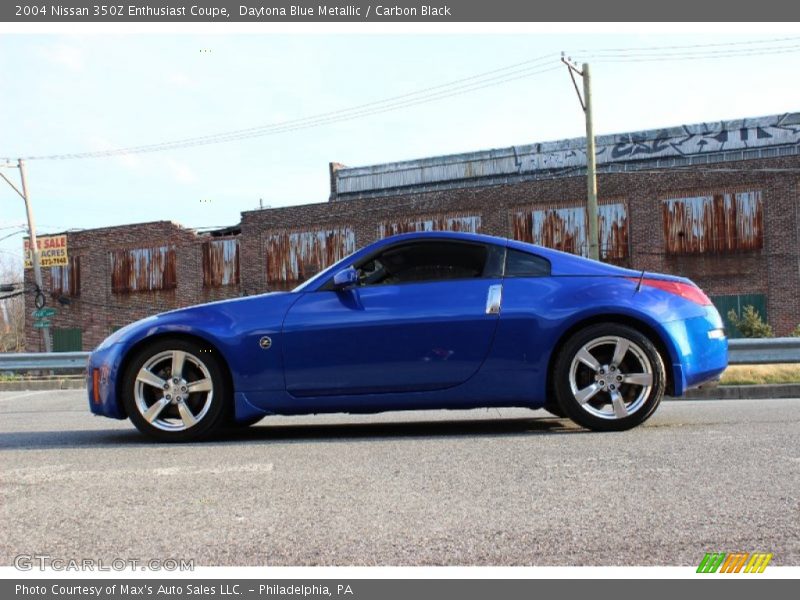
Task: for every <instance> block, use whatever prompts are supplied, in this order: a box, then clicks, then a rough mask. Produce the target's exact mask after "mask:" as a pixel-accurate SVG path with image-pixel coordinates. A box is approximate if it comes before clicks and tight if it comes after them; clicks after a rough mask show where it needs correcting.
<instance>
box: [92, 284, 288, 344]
mask: <svg viewBox="0 0 800 600" xmlns="http://www.w3.org/2000/svg"><path fill="white" fill-rule="evenodd" d="M296 298H297V294H293V293H291V292H270V293H267V294H259V295H257V296H246V297H243V298H231V299H228V300H218V301H215V302H208V303H206V304H196V305H192V306H188V307H185V308H177V309H174V310H170V311H167V312H163V313H159V314H156V315H152V316H150V317H146V318H144V319H141V320H139V321H135V322H133V323H130V324H129V325H126V326H125V327H122V328H121V329H118V330H117V331H115V332H114V333H112V334H111V335H110V336H108V337H107V338H106V339H105V340H103V342H102V343H101V344H100V345H99V346H98V347H97V349H98V350H102V349H104V348H107V347H109V346H112V345H114V344H117V343H121V342H127V343H134V342H136V341H138V340H139V339H142V338H144V337H146V336H148V335H155V334H159V333H164V332H176V333H181V332H182V333H199V332H202V331H204V330H208V329H210V328H212V327H213V326H216V327H217V328H218V330H223V331H224V330H227V331H231V332H232V331H235V330H236V329H238V325H239V323H240V322H241V321H242V319H243V318H246V316H247V315H255V314H259V315H271V316H273V317H275V316H277V317H278V318H282V316H283V314H284V313H285V311H286V310H287V309H288V307H289V306H290V305H291V303H292V302H294V300H295V299H296Z"/></svg>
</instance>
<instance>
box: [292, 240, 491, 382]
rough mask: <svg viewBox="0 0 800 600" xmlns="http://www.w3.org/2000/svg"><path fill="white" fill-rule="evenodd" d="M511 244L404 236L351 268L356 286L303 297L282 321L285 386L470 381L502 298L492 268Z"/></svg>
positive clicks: (482, 357)
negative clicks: (399, 242) (407, 238)
mask: <svg viewBox="0 0 800 600" xmlns="http://www.w3.org/2000/svg"><path fill="white" fill-rule="evenodd" d="M504 251H505V248H500V247H494V246H491V245H484V244H464V243H463V242H455V241H452V240H447V241H429V240H425V241H417V242H414V243H413V244H409V243H405V244H404V245H402V246H401V247H399V248H394V247H390V248H388V249H386V250H384V251H383V252H382V253H381V254H380V255H379V256H377V257H374V258H370V259H369V260H368V261H367V264H364V265H354V266H358V267H359V272H360V276H359V279H360V283H359V285H356V286H354V287H352V288H350V289H345V290H338V291H337V290H333V289H326V288H325V286H323V289H321V290H319V291H313V292H308V293H306V294H304V295H303V297H302V298H300V299H299V300H298V301H297V302H296V303H295V304H294V305H293V306H292V308H291V310H290V311H289V313H288V314H287V316H286V319H285V321H284V325H283V336H282V337H283V340H284V368H285V377H286V387H287V390H288V391H289V393H290V394H292V395H294V396H323V395H324V396H329V395H352V394H375V393H392V392H394V393H396V392H418V391H430V390H437V389H443V388H447V387H451V386H455V385H458V384H460V383H462V382H464V381H466V380H467V379H468V378H469V377H470V376H471V375H473V374H474V373H475V372H476V371H477V370H478V369H479V368H480V367H481V365H482V364H483V361H484V360H485V359H486V356H487V355H488V353H489V350H490V348H491V344H492V340H493V337H494V333H495V329H496V327H497V322H498V312H499V304H500V301H501V295H502V279H501V273H502V266H500V267H499V268H497V267H496V266H494V265H495V264H499V265H502V258H500V259H498V260H495V258H496V255H497V254H498V253H500V252H502V253H504ZM481 257H482V258H481ZM381 261H382V262H381ZM384 263H386V264H384ZM389 263H391V267H390V268H387V266H386V265H387V264H389ZM376 265H378V266H377V267H376ZM328 288H330V286H328Z"/></svg>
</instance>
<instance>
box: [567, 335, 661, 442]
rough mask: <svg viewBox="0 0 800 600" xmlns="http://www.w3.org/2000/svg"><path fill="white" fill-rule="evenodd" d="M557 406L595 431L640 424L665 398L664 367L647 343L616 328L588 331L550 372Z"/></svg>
mask: <svg viewBox="0 0 800 600" xmlns="http://www.w3.org/2000/svg"><path fill="white" fill-rule="evenodd" d="M553 376H554V378H555V380H554V383H555V390H556V397H557V399H558V404H559V406H560V407H561V409H562V410H563V411H564V413H566V415H567V416H569V417H570V418H571V419H572V420H573V421H575V422H576V423H578V424H579V425H582V426H584V427H587V428H589V429H593V430H596V431H622V430H625V429H630V428H632V427H635V426H637V425H639V424H641V423H643V422H644V421H645V420H646V419H647V418H648V417H649V416H650V415H652V414H653V411H655V409H656V407H657V406H658V404H659V403H660V402H661V398H662V397H663V396H664V389H665V386H666V375H665V371H664V363H663V361H662V360H661V356H660V355H659V353H658V350H657V349H656V347H655V346H654V345H653V343H652V342H651V341H650V339H649V338H648V337H647V336H645V335H643V334H642V333H641V332H639V331H638V330H636V329H633V328H632V327H627V326H625V325H619V324H615V323H609V324H600V325H592V326H589V327H587V328H585V329H583V330H581V331H579V332H577V333H576V334H574V335H573V336H572V337H571V338H570V339H569V340H567V342H566V343H565V344H564V346H563V347H562V349H561V352H560V353H559V355H558V357H557V359H556V363H555V368H554V371H553Z"/></svg>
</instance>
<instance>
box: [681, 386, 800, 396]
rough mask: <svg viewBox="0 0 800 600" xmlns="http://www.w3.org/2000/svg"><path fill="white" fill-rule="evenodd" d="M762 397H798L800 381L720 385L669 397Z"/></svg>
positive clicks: (799, 394)
mask: <svg viewBox="0 0 800 600" xmlns="http://www.w3.org/2000/svg"><path fill="white" fill-rule="evenodd" d="M764 398H800V383H772V384H769V385H721V386H719V387H717V388H713V389H710V390H689V391H688V392H687V393H686V395H685V396H683V397H682V398H670V400H746V399H747V400H753V399H756V400H759V399H764Z"/></svg>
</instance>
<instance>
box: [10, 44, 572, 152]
mask: <svg viewBox="0 0 800 600" xmlns="http://www.w3.org/2000/svg"><path fill="white" fill-rule="evenodd" d="M555 57H556V54H555V53H552V54H548V55H544V56H541V57H539V58H536V59H532V60H530V61H524V62H522V63H515V64H514V65H509V66H507V67H502V68H500V69H494V70H492V71H487V72H485V73H481V74H478V75H473V76H470V77H465V78H462V79H456V80H453V81H450V82H447V83H443V84H440V85H436V86H432V87H428V88H424V89H422V90H418V91H415V92H409V93H406V94H401V95H398V96H392V97H389V98H385V99H382V100H376V101H374V102H368V103H365V104H360V105H357V106H354V107H350V108H346V109H341V110H337V111H330V112H326V113H320V114H317V115H312V116H309V117H304V118H300V119H293V120H289V121H280V122H276V123H270V124H266V125H261V126H258V127H249V128H246V129H238V130H233V131H227V132H221V133H216V134H211V135H205V136H196V137H190V138H183V139H179V140H172V141H167V142H160V143H156V144H145V145H139V146H130V147H124V148H117V149H109V150H98V151H89V152H72V153H62V154H50V155H36V156H27V157H24V158H25V159H26V160H64V159H82V158H105V157H109V156H119V155H127V154H141V153H147V152H160V151H164V150H173V149H178V148H187V147H194V146H201V145H209V144H218V143H223V142H230V141H236V140H243V139H249V138H254V137H262V136H267V135H276V134H281V133H287V132H291V131H297V130H300V129H309V128H313V127H320V126H323V125H329V124H332V123H339V122H342V121H350V120H354V119H357V118H362V117H366V116H372V115H377V114H383V113H386V112H390V111H395V110H401V109H405V108H409V107H413V106H418V105H420V104H427V103H429V102H434V101H437V100H442V99H446V98H452V97H455V96H460V95H463V94H467V93H471V92H474V91H478V90H481V89H485V88H488V87H494V86H497V85H501V84H505V83H509V82H512V81H517V80H520V79H525V78H529V77H534V76H537V75H541V74H544V73H547V72H550V71H555V70H558V69H559V68H560V67H559V66H558V65H552V66H547V65H546V61H550V60H552V61H553V62H555Z"/></svg>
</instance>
